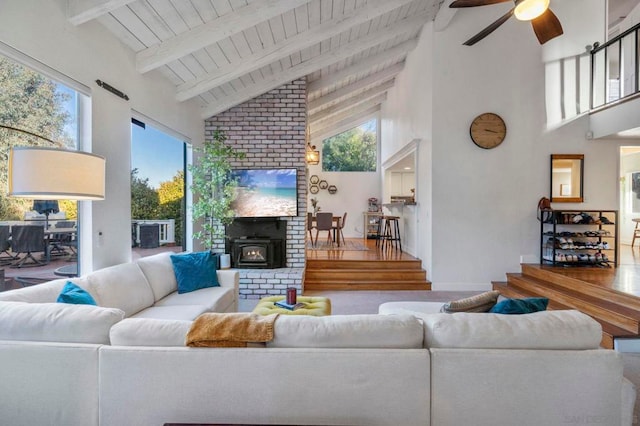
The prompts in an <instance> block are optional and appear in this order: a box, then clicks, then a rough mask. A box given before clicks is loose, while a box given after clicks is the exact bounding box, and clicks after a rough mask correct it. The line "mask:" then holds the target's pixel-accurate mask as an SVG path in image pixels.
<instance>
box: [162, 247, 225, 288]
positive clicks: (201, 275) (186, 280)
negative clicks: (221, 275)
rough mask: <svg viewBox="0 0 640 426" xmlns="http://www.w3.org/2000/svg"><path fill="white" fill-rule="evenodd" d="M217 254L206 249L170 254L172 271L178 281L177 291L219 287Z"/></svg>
mask: <svg viewBox="0 0 640 426" xmlns="http://www.w3.org/2000/svg"><path fill="white" fill-rule="evenodd" d="M218 256H219V255H218V254H211V252H208V251H202V252H196V253H186V254H172V255H171V263H172V264H173V272H174V273H175V274H176V280H177V281H178V293H189V292H190V291H194V290H199V289H201V288H207V287H219V286H220V283H218V275H217V273H216V271H217V270H218Z"/></svg>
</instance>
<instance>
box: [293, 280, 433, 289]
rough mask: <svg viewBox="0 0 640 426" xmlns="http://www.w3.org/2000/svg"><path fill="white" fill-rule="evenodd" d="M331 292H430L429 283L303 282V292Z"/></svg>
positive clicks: (375, 281) (370, 281)
mask: <svg viewBox="0 0 640 426" xmlns="http://www.w3.org/2000/svg"><path fill="white" fill-rule="evenodd" d="M331 290H341V291H343V290H390V291H392V290H431V282H429V281H379V280H369V281H366V282H364V281H360V282H354V281H335V280H332V281H307V280H305V282H304V291H331Z"/></svg>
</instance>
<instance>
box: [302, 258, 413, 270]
mask: <svg viewBox="0 0 640 426" xmlns="http://www.w3.org/2000/svg"><path fill="white" fill-rule="evenodd" d="M306 269H307V271H308V270H324V269H330V270H340V269H368V270H378V269H418V270H420V269H422V261H421V260H376V261H371V260H339V261H336V260H331V259H322V260H315V259H308V260H307V265H306Z"/></svg>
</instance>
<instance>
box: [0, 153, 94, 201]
mask: <svg viewBox="0 0 640 426" xmlns="http://www.w3.org/2000/svg"><path fill="white" fill-rule="evenodd" d="M104 182H105V160H104V158H103V157H100V156H98V155H94V154H89V153H86V152H82V151H67V150H63V149H54V148H27V147H14V148H11V152H10V154H9V195H10V196H13V197H21V198H30V199H34V200H103V199H104V188H105V186H104Z"/></svg>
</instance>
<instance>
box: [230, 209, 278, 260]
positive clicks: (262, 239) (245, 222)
mask: <svg viewBox="0 0 640 426" xmlns="http://www.w3.org/2000/svg"><path fill="white" fill-rule="evenodd" d="M226 235H227V238H226V241H227V247H226V249H227V253H230V254H231V264H232V265H233V267H234V268H262V269H270V268H283V267H285V266H286V262H287V255H286V244H285V241H286V239H287V222H286V221H284V220H280V219H278V218H259V219H255V218H253V219H235V220H234V221H233V223H231V224H230V225H229V226H227V228H226Z"/></svg>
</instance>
